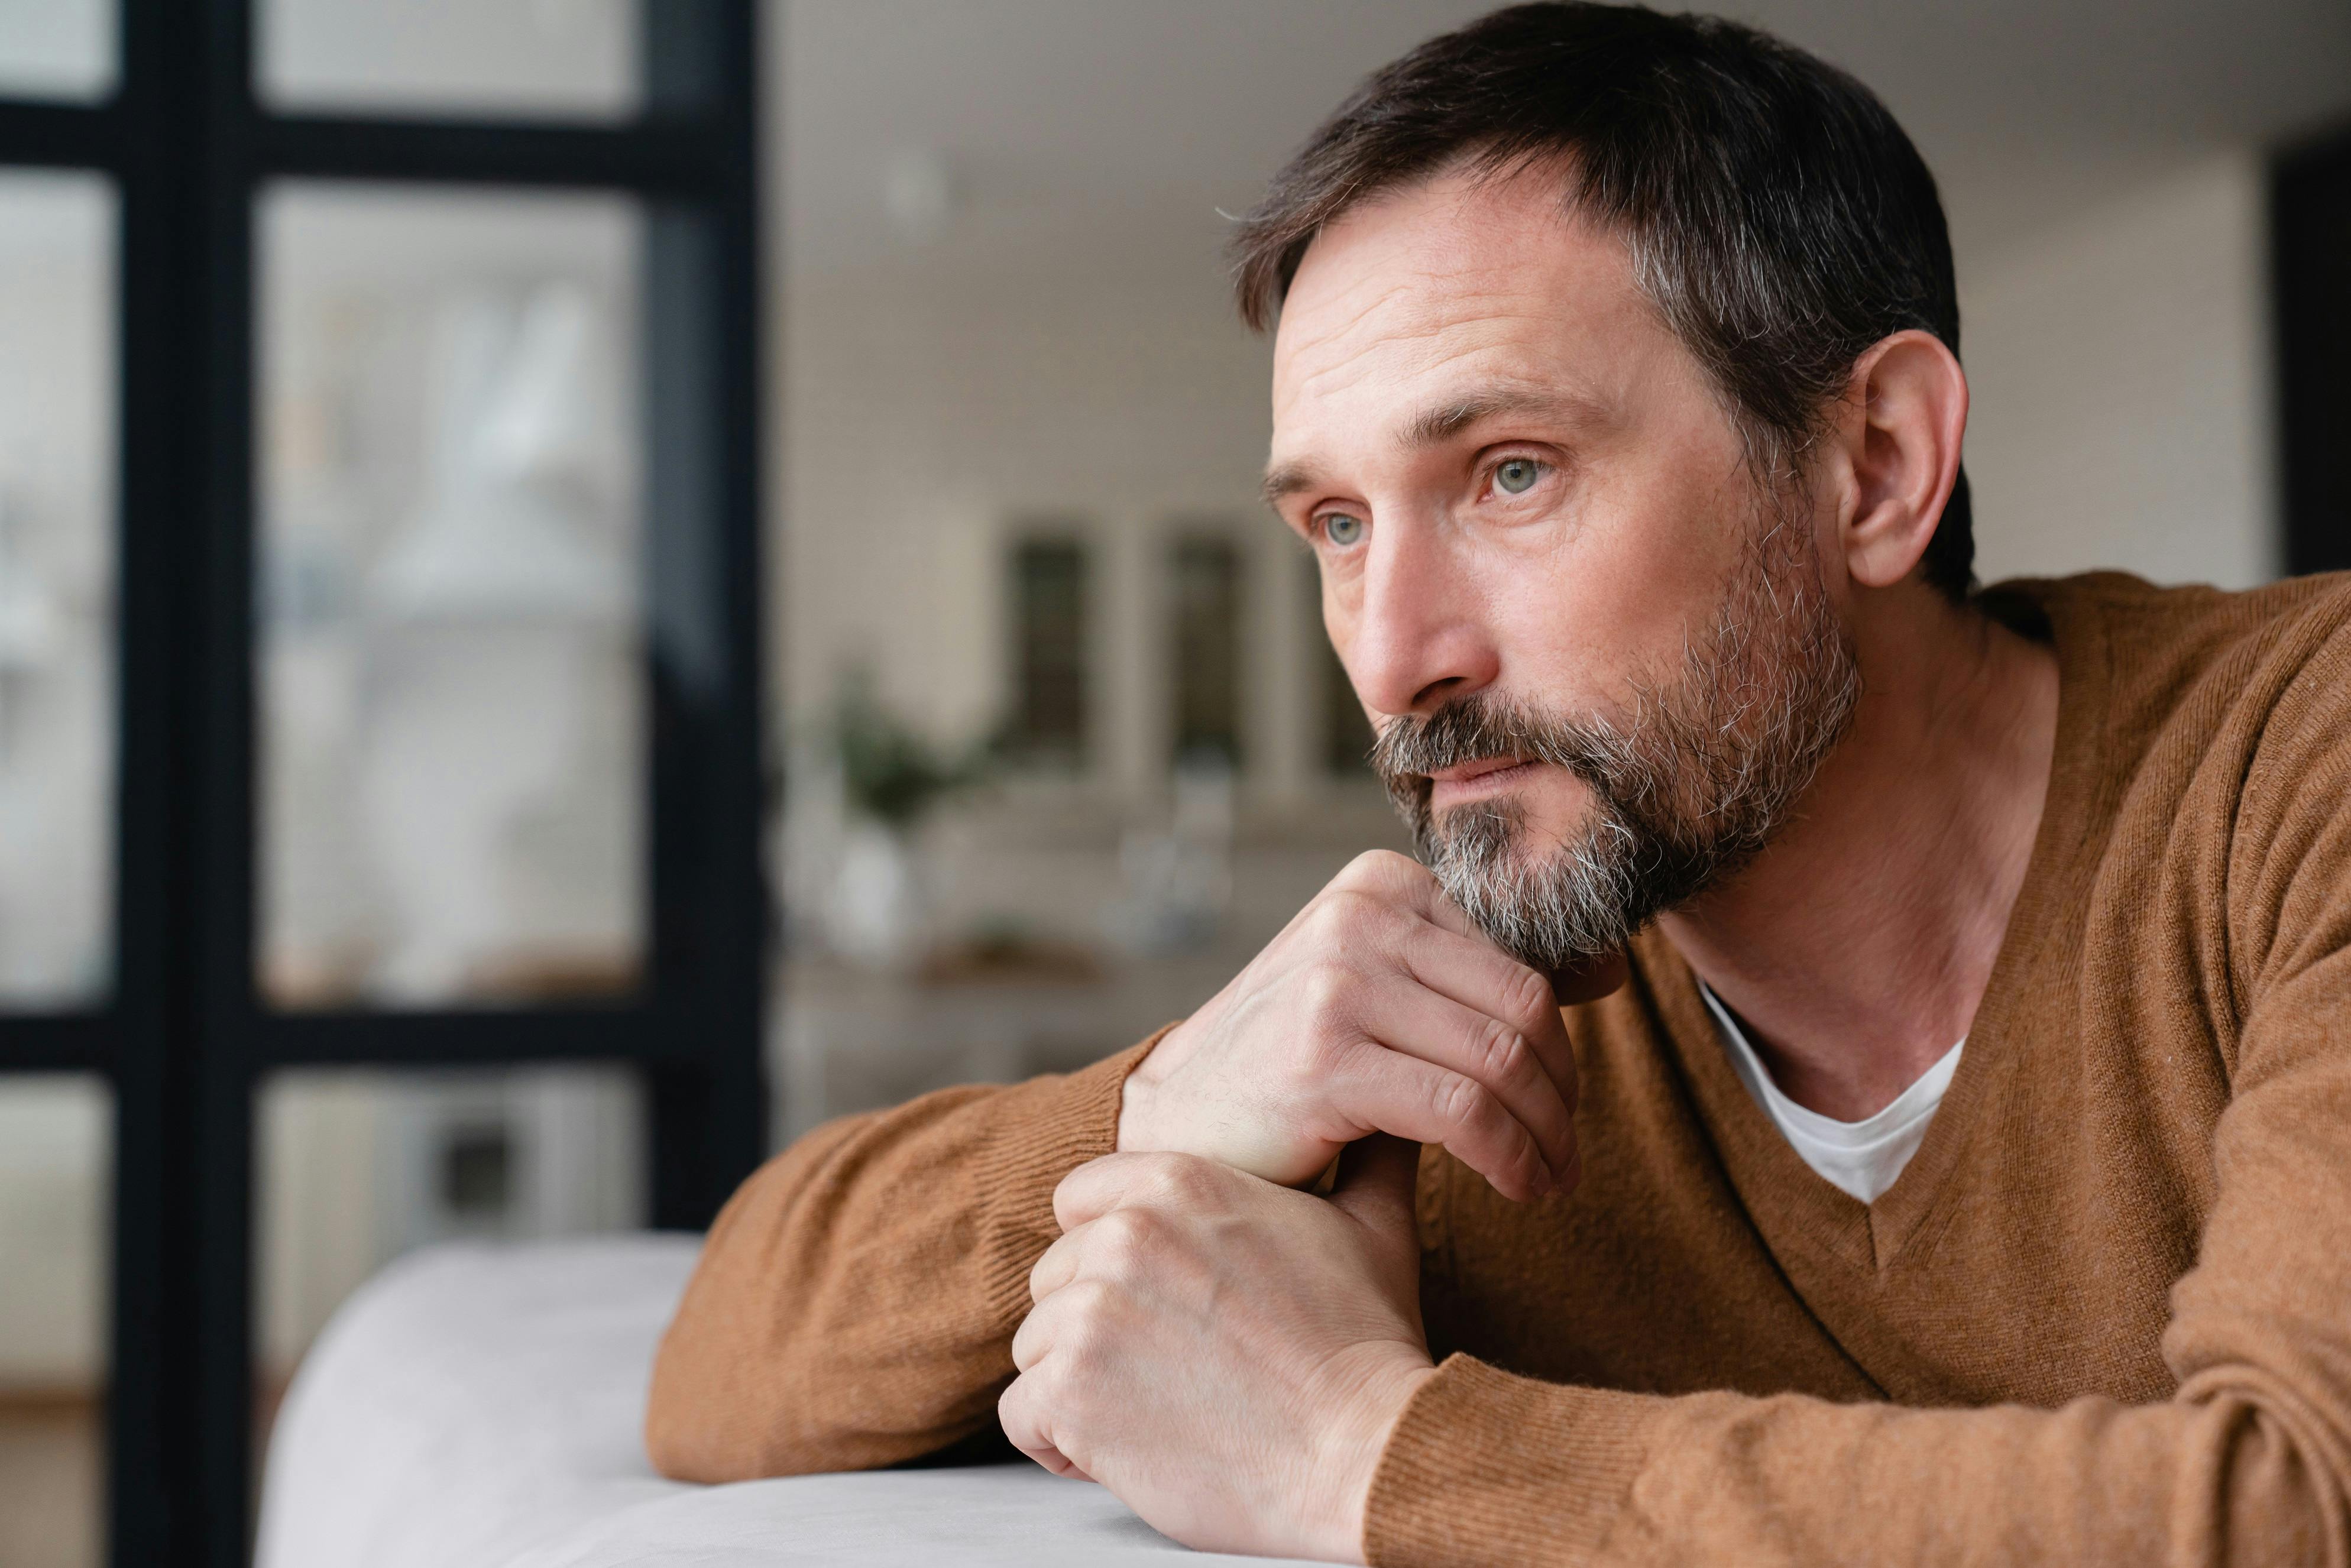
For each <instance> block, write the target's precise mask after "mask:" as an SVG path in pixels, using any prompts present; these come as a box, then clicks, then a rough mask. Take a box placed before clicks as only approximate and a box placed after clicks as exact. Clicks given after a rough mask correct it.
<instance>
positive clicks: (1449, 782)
mask: <svg viewBox="0 0 2351 1568" xmlns="http://www.w3.org/2000/svg"><path fill="white" fill-rule="evenodd" d="M1538 766H1540V765H1539V764H1537V763H1533V762H1530V761H1528V760H1527V759H1526V758H1523V757H1481V758H1478V759H1477V760H1475V761H1473V762H1459V763H1456V764H1454V766H1452V767H1450V768H1438V769H1437V771H1436V772H1434V773H1432V774H1430V775H1429V776H1428V806H1429V810H1432V811H1442V810H1447V809H1449V808H1451V807H1455V806H1461V805H1466V804H1468V802H1469V801H1472V800H1486V799H1488V798H1489V797H1490V796H1495V795H1500V794H1505V793H1507V792H1509V791H1510V790H1511V789H1515V788H1517V787H1518V786H1519V785H1520V784H1522V783H1524V782H1525V781H1526V780H1527V779H1528V777H1529V776H1530V775H1531V774H1532V773H1533V772H1534V770H1535V768H1537V767H1538Z"/></svg>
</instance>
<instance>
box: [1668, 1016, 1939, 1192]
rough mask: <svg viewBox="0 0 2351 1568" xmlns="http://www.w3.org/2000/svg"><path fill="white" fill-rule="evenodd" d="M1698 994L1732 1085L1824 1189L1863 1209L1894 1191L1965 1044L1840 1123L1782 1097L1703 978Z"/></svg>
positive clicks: (1735, 1023)
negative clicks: (1861, 1117) (1882, 1101)
mask: <svg viewBox="0 0 2351 1568" xmlns="http://www.w3.org/2000/svg"><path fill="white" fill-rule="evenodd" d="M1698 994H1699V995H1700V996H1703V997H1704V998H1706V1005H1707V1010H1708V1011H1709V1012H1711V1013H1713V1014H1714V1023H1715V1029H1716V1030H1717V1031H1718V1032H1719V1033H1720V1035H1721V1036H1722V1046H1723V1050H1724V1051H1728V1052H1729V1056H1730V1065H1731V1066H1733V1067H1734V1068H1737V1069H1738V1070H1739V1081H1740V1082H1742V1083H1744V1084H1746V1085H1747V1092H1749V1093H1750V1094H1752V1095H1753V1096H1755V1103H1757V1104H1758V1105H1761V1106H1762V1107H1763V1111H1764V1113H1765V1114H1766V1115H1768V1116H1770V1117H1771V1120H1772V1122H1773V1124H1775V1125H1777V1126H1778V1127H1779V1129H1780V1134H1781V1136H1782V1137H1784V1138H1786V1139H1787V1140H1788V1143H1789V1145H1790V1146H1792V1148H1794V1150H1795V1151H1796V1153H1797V1154H1798V1155H1800V1156H1801V1157H1802V1159H1803V1162H1804V1163H1805V1164H1806V1165H1808V1166H1812V1167H1813V1170H1815V1171H1817V1172H1819V1173H1820V1176H1821V1178H1822V1179H1823V1180H1824V1181H1826V1182H1827V1183H1828V1184H1829V1185H1830V1186H1834V1187H1835V1188H1836V1189H1837V1190H1838V1191H1840V1192H1843V1193H1845V1194H1847V1195H1849V1196H1851V1197H1855V1198H1858V1199H1859V1200H1860V1201H1861V1202H1863V1203H1875V1202H1876V1201H1877V1195H1878V1194H1880V1193H1882V1192H1884V1191H1885V1190H1886V1188H1887V1187H1889V1186H1893V1185H1894V1178H1895V1177H1896V1176H1900V1175H1901V1174H1902V1167H1903V1166H1907V1165H1908V1164H1909V1163H1910V1156H1911V1155H1915V1154H1917V1152H1918V1145H1919V1144H1920V1143H1921V1142H1922V1141H1923V1140H1924V1139H1925V1138H1926V1136H1927V1124H1928V1123H1929V1122H1931V1121H1933V1120H1934V1119H1935V1107H1936V1106H1938V1105H1940V1104H1941V1103H1943V1091H1945V1090H1946V1089H1949V1087H1950V1086H1951V1074H1952V1073H1954V1072H1957V1071H1959V1052H1960V1051H1962V1050H1964V1049H1966V1047H1967V1043H1968V1042H1967V1040H1965V1039H1964V1038H1962V1039H1961V1040H1959V1044H1957V1045H1955V1046H1953V1047H1951V1049H1950V1050H1949V1051H1945V1052H1944V1053H1943V1057H1942V1060H1941V1061H1938V1062H1936V1063H1935V1065H1934V1066H1932V1067H1930V1068H1928V1069H1927V1071H1925V1072H1924V1073H1923V1074H1921V1075H1920V1077H1919V1078H1918V1081H1917V1082H1915V1083H1913V1084H1911V1085H1910V1087H1909V1088H1907V1089H1905V1090H1904V1091H1902V1092H1901V1093H1899V1094H1897V1095H1896V1096H1895V1097H1894V1103H1892V1104H1890V1105H1888V1106H1886V1108H1885V1109H1884V1110H1882V1111H1880V1112H1878V1113H1877V1114H1876V1115H1875V1116H1871V1117H1869V1118H1867V1119H1866V1120H1865V1121H1860V1122H1839V1121H1835V1120H1834V1119H1832V1118H1830V1117H1827V1116H1823V1115H1822V1114H1821V1113H1819V1112H1817V1111H1807V1110H1805V1109H1804V1108H1803V1107H1802V1105H1799V1104H1797V1103H1795V1102H1794V1101H1793V1100H1791V1099H1789V1098H1788V1097H1787V1096H1786V1095H1785V1094H1782V1093H1781V1092H1780V1086H1779V1085H1778V1084H1776V1083H1774V1082H1771V1073H1770V1072H1768V1071H1765V1070H1764V1067H1763V1061H1762V1058H1761V1057H1759V1056H1757V1055H1756V1054H1755V1048H1754V1047H1753V1046H1751V1045H1750V1044H1748V1043H1747V1036H1746V1034H1745V1033H1744V1032H1743V1031H1742V1030H1740V1027H1739V1021H1738V1020H1737V1019H1734V1018H1732V1017H1731V1016H1730V1009H1729V1008H1726V1007H1724V1006H1723V1005H1722V999H1721V998H1719V997H1717V996H1716V995H1715V994H1714V988H1712V987H1710V986H1708V984H1707V983H1706V982H1705V981H1703V980H1701V981H1699V982H1698Z"/></svg>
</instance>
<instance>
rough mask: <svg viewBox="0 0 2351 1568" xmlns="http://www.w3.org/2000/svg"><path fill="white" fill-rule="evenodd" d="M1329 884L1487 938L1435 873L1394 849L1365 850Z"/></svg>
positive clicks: (1450, 928) (1457, 933)
mask: <svg viewBox="0 0 2351 1568" xmlns="http://www.w3.org/2000/svg"><path fill="white" fill-rule="evenodd" d="M1331 885H1332V888H1334V889H1335V888H1345V889H1350V890H1353V891H1354V892H1359V893H1367V894H1371V895H1372V896H1373V897H1374V898H1377V899H1379V900H1380V901H1382V902H1383V903H1385V904H1391V905H1393V906H1395V907H1396V908H1399V909H1403V910H1406V911H1408V912H1410V913H1411V914H1414V915H1418V916H1420V917H1421V918H1422V919H1423V920H1426V921H1428V922H1429V923H1430V924H1432V925H1438V926H1441V927H1443V928H1444V929H1446V930H1447V931H1450V932H1452V933H1453V934H1454V935H1455V936H1467V937H1470V938H1473V939H1475V940H1477V941H1480V942H1483V941H1486V940H1487V938H1486V936H1485V935H1484V934H1483V933H1482V932H1480V931H1479V929H1478V925H1477V923H1476V922H1475V921H1473V920H1471V919H1470V918H1469V917H1468V915H1464V914H1463V913H1462V912H1461V906H1460V905H1458V904H1455V903H1454V902H1453V901H1452V900H1451V899H1449V898H1447V897H1446V896H1445V886H1444V884H1443V883H1440V882H1438V881H1437V873H1434V872H1432V871H1430V870H1429V869H1428V868H1427V867H1426V866H1425V865H1423V864H1421V863H1420V862H1418V861H1416V860H1414V859H1413V858H1412V857H1411V856H1410V855H1400V854H1398V853H1396V852H1395V851H1394V850H1366V851H1364V852H1363V853H1362V854H1359V855H1357V856H1356V857H1355V858H1354V859H1353V860H1352V861H1350V862H1347V869H1346V870H1344V871H1343V872H1341V873H1339V874H1338V876H1337V877H1336V878H1334V879H1333V880H1332V883H1331Z"/></svg>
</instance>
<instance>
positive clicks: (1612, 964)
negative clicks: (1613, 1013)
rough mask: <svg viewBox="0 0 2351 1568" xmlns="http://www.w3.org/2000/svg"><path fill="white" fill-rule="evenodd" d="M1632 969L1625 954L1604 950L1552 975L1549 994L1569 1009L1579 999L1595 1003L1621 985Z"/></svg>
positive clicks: (1629, 975)
mask: <svg viewBox="0 0 2351 1568" xmlns="http://www.w3.org/2000/svg"><path fill="white" fill-rule="evenodd" d="M1632 972H1633V970H1632V966H1631V965H1630V964H1628V963H1627V962H1625V955H1624V954H1622V953H1603V954H1601V955H1600V956H1598V957H1596V958H1587V959H1585V960H1584V961H1583V963H1580V964H1572V965H1570V966H1568V967H1566V968H1564V969H1562V970H1560V971H1558V972H1557V973H1556V974H1554V975H1552V977H1551V986H1552V996H1554V997H1556V998H1558V999H1559V1005H1560V1006H1561V1007H1563V1008H1572V1007H1573V1006H1575V1004H1576V1003H1578V1002H1596V1001H1598V1000H1599V999H1600V998H1603V997H1604V996H1607V995H1608V994H1609V993H1610V992H1612V991H1614V990H1616V989H1618V988H1620V987H1622V986H1623V985H1624V984H1625V980H1627V979H1628V978H1630V977H1631V976H1632Z"/></svg>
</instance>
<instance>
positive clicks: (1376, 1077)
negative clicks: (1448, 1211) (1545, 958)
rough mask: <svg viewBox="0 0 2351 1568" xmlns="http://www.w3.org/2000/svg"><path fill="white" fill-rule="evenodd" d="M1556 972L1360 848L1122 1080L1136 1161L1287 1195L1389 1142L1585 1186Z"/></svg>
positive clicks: (1384, 858) (1427, 881) (1576, 995)
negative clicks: (1366, 1148)
mask: <svg viewBox="0 0 2351 1568" xmlns="http://www.w3.org/2000/svg"><path fill="white" fill-rule="evenodd" d="M1622 977H1623V970H1622V967H1621V965H1620V966H1617V967H1614V970H1613V973H1610V974H1600V975H1595V976H1592V977H1575V978H1571V980H1570V981H1569V982H1568V983H1569V985H1570V986H1573V987H1575V988H1577V989H1576V990H1574V991H1572V992H1571V991H1568V990H1565V989H1562V991H1560V992H1559V993H1557V994H1555V993H1554V988H1553V981H1552V977H1548V976H1544V975H1541V974H1539V973H1537V972H1536V971H1535V970H1533V969H1531V968H1529V967H1527V966H1525V965H1524V964H1521V963H1520V962H1518V961H1517V960H1516V959H1514V958H1512V957H1511V956H1510V955H1509V954H1508V953H1505V952H1503V951H1502V950H1501V949H1500V948H1499V947H1498V946H1495V945H1494V944H1493V943H1492V942H1491V941H1489V940H1488V939H1487V937H1486V936H1484V935H1483V934H1482V933H1480V932H1479V930H1478V929H1477V928H1476V926H1475V925H1472V924H1471V923H1470V921H1469V919H1468V916H1467V915H1463V914H1462V913H1461V912H1460V911H1459V910H1458V909H1457V908H1456V907H1454V905H1453V904H1452V903H1451V901H1449V900H1448V899H1447V898H1446V896H1445V894H1444V892H1443V890H1442V889H1441V888H1440V887H1439V886H1438V885H1437V879H1436V878H1435V877H1434V876H1432V875H1431V874H1430V873H1428V871H1427V870H1426V868H1425V867H1423V866H1421V865H1420V864H1418V863H1417V862H1414V861H1412V860H1409V859H1407V858H1405V856H1403V855H1398V854H1391V853H1388V852H1384V851H1378V852H1372V853H1369V854H1364V855H1362V856H1359V857H1358V858H1357V859H1356V860H1355V861H1354V862H1353V863H1352V864H1351V865H1349V866H1348V867H1347V869H1346V870H1345V871H1344V872H1343V873H1340V874H1339V876H1338V877H1337V878H1336V879H1334V880H1333V881H1332V883H1331V884H1330V885H1329V886H1328V887H1326V888H1324V889H1323V890H1322V892H1321V893H1320V894H1316V895H1315V898H1314V900H1313V902H1311V904H1307V906H1306V907H1305V908H1304V909H1302V910H1301V911H1300V912H1299V913H1298V915H1297V917H1296V918H1294V919H1293V920H1291V921H1290V924H1289V925H1288V926H1286V927H1285V928H1283V930H1282V932H1281V934H1280V936H1276V937H1275V938H1274V939H1273V941H1272V942H1270V943H1269V944H1268V945H1267V946H1266V948H1265V951H1263V952H1262V953H1259V955H1258V956H1257V957H1256V958H1255V959H1254V960H1253V961H1251V963H1250V964H1249V967H1248V968H1246V969H1244V970H1242V971H1241V973H1240V974H1239V975H1238V976H1237V977H1234V979H1233V981H1232V983H1231V984H1230V985H1228V986H1227V987H1226V988H1224V989H1223V990H1222V991H1220V992H1218V993H1217V996H1216V998H1214V999H1213V1000H1211V1001H1210V1002H1209V1003H1208V1005H1207V1006H1206V1007H1204V1008H1202V1009H1200V1010H1199V1011H1198V1012H1196V1013H1195V1014H1194V1015H1193V1016H1192V1017H1191V1018H1189V1019H1186V1020H1185V1021H1184V1022H1183V1023H1181V1024H1179V1025H1177V1026H1176V1027H1175V1029H1174V1030H1170V1031H1169V1032H1168V1033H1167V1034H1166V1035H1165V1037H1164V1038H1162V1039H1161V1040H1160V1042H1159V1043H1158V1045H1157V1046H1155V1047H1154V1048H1153V1050H1152V1052H1151V1054H1150V1055H1149V1056H1148V1057H1146V1058H1145V1059H1144V1061H1143V1064H1142V1065H1141V1066H1140V1067H1138V1068H1137V1069H1136V1070H1135V1071H1134V1073H1133V1074H1132V1075H1131V1076H1130V1077H1129V1078H1128V1079H1127V1082H1126V1087H1125V1091H1124V1098H1123V1101H1122V1102H1121V1106H1120V1114H1119V1124H1118V1147H1119V1149H1120V1150H1121V1151H1122V1152H1125V1151H1135V1152H1169V1153H1177V1154H1189V1155H1200V1156H1202V1157H1203V1158H1207V1159H1211V1160H1215V1161H1217V1162H1219V1163H1221V1164H1224V1165H1228V1166H1233V1167H1234V1168H1236V1169H1238V1170H1242V1171H1246V1172H1248V1173H1249V1174H1250V1175H1252V1176H1261V1177H1263V1178H1264V1179H1266V1180H1268V1181H1271V1182H1276V1183H1280V1184H1281V1185H1282V1186H1302V1185H1304V1184H1306V1183H1309V1182H1311V1181H1313V1180H1314V1179H1315V1178H1316V1177H1317V1176H1320V1175H1321V1174H1322V1172H1323V1171H1324V1170H1325V1169H1327V1168H1328V1167H1329V1166H1330V1165H1331V1163H1332V1160H1333V1159H1334V1158H1336V1157H1337V1155H1338V1153H1339V1151H1340V1150H1341V1149H1342V1148H1343V1147H1345V1146H1346V1145H1349V1144H1351V1143H1353V1142H1354V1141H1356V1140H1357V1139H1359V1138H1364V1137H1367V1136H1369V1135H1370V1134H1374V1133H1388V1134H1394V1135H1395V1136H1397V1137H1399V1138H1405V1139H1409V1140H1411V1141H1412V1142H1415V1143H1423V1144H1442V1145H1444V1146H1445V1147H1446V1148H1447V1149H1448V1150H1449V1151H1451V1152H1452V1154H1453V1155H1455V1156H1456V1157H1457V1158H1458V1159H1459V1160H1460V1161H1461V1162H1462V1163H1463V1164H1464V1165H1467V1166H1470V1167H1471V1168H1472V1169H1474V1170H1476V1171H1478V1172H1479V1173H1480V1174H1481V1175H1483V1176H1485V1177H1486V1179H1487V1180H1488V1181H1489V1182H1491V1183H1493V1185H1494V1186H1495V1188H1496V1189H1497V1190H1498V1191H1499V1192H1501V1193H1502V1194H1503V1195H1504V1196H1506V1197H1514V1198H1520V1199H1526V1198H1533V1197H1541V1196H1543V1195H1545V1194H1547V1193H1553V1192H1560V1191H1563V1190H1565V1189H1566V1188H1567V1187H1569V1186H1572V1185H1573V1183H1574V1180H1575V1176H1576V1170H1577V1166H1576V1154H1575V1122H1574V1113H1575V1058H1574V1053H1573V1051H1572V1050H1571V1048H1570V1046H1569V1044H1568V1038H1567V1030H1566V1027H1565V1025H1564V1024H1563V1023H1562V1021H1561V1019H1560V1014H1559V1001H1560V999H1561V998H1562V996H1567V997H1570V998H1572V999H1580V998H1581V997H1583V996H1589V995H1597V994H1600V993H1601V992H1603V991H1605V990H1607V989H1611V988H1614V983H1615V982H1616V981H1619V980H1621V979H1622Z"/></svg>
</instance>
